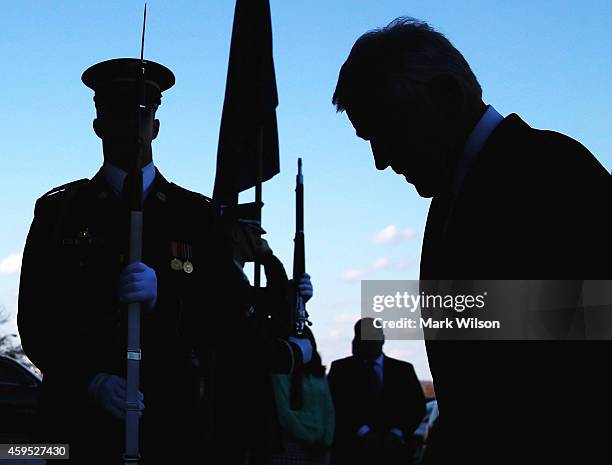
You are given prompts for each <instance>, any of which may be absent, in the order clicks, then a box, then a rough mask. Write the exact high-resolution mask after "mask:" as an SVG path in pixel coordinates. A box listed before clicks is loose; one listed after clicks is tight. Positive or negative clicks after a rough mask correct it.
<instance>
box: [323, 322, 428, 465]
mask: <svg viewBox="0 0 612 465" xmlns="http://www.w3.org/2000/svg"><path fill="white" fill-rule="evenodd" d="M383 344H384V334H383V332H382V330H381V329H377V328H375V327H374V326H373V319H372V318H363V319H361V320H359V321H358V322H357V323H356V324H355V336H354V338H353V342H352V345H353V355H352V356H350V357H346V358H343V359H340V360H336V361H334V362H333V363H332V366H331V369H330V371H329V377H328V380H329V386H330V388H331V392H332V396H333V399H334V408H335V411H336V434H335V439H334V446H333V455H332V463H334V464H336V465H345V464H346V465H348V464H364V465H365V464H408V463H411V460H412V452H413V451H412V450H411V436H412V433H413V432H414V430H415V429H416V427H417V426H418V425H419V423H420V421H421V419H422V418H423V415H424V414H425V396H424V395H423V389H422V388H421V383H419V380H418V378H417V376H416V374H415V372H414V368H413V367H412V365H411V364H410V363H407V362H403V361H401V360H396V359H394V358H391V357H387V356H386V355H385V354H384V353H383V351H382V347H383Z"/></svg>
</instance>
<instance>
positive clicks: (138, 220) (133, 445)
mask: <svg viewBox="0 0 612 465" xmlns="http://www.w3.org/2000/svg"><path fill="white" fill-rule="evenodd" d="M146 23H147V4H146V3H145V6H144V19H143V23H142V40H141V44H140V66H139V67H137V76H136V82H137V86H138V89H139V90H140V99H139V104H138V150H137V152H136V156H135V157H134V163H133V165H132V169H131V171H130V173H129V175H128V177H129V178H131V179H130V181H131V182H130V183H129V184H128V185H129V187H130V190H129V191H128V193H127V194H128V196H129V197H128V199H129V203H130V238H129V239H130V241H129V262H130V263H135V262H140V261H142V224H143V214H142V210H143V201H142V160H143V151H144V144H145V143H146V142H145V134H144V127H145V125H144V124H143V119H144V118H145V117H147V107H146V104H147V103H146V98H145V97H146V95H145V92H146V87H145V83H146V80H145V77H146V76H145V75H146V62H145V61H144V38H145V27H146ZM140 310H141V305H140V303H139V302H135V303H131V304H128V309H127V326H128V327H127V331H128V334H127V399H126V403H125V410H126V412H125V453H124V454H123V460H124V461H125V463H126V465H127V464H133V463H136V464H137V463H138V461H139V460H140V453H139V451H138V437H139V433H140V408H139V406H138V390H139V388H140V359H141V350H140Z"/></svg>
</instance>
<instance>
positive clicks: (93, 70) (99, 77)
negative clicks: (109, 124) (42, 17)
mask: <svg viewBox="0 0 612 465" xmlns="http://www.w3.org/2000/svg"><path fill="white" fill-rule="evenodd" d="M144 65H145V70H146V71H145V81H146V84H147V87H146V91H145V93H146V94H147V99H154V100H157V101H158V103H159V99H160V97H161V93H162V92H164V91H166V90H168V89H170V88H171V87H172V86H173V85H174V82H175V79H174V74H173V73H172V71H170V70H169V69H168V68H166V67H165V66H164V65H161V64H159V63H156V62H154V61H149V60H144ZM140 66H141V61H140V59H138V58H115V59H113V60H107V61H103V62H101V63H96V64H95V65H93V66H91V67H89V68H87V69H86V70H85V72H84V73H83V75H82V76H81V80H82V81H83V83H84V84H85V85H86V86H87V87H89V88H90V89H92V90H93V91H94V92H95V93H96V95H97V96H98V94H100V95H102V94H107V93H109V92H114V91H117V90H122V91H125V90H130V91H131V90H133V91H134V93H136V92H137V89H136V83H137V80H138V69H139V67H140ZM96 101H97V99H96Z"/></svg>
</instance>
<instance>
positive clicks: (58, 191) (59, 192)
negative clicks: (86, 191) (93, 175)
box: [34, 178, 90, 215]
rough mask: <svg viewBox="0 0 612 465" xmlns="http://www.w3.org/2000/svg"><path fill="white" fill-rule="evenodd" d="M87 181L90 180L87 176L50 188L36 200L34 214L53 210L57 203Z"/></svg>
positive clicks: (69, 196) (75, 192) (67, 198)
mask: <svg viewBox="0 0 612 465" xmlns="http://www.w3.org/2000/svg"><path fill="white" fill-rule="evenodd" d="M89 183H90V180H89V179H88V178H83V179H78V180H76V181H71V182H67V183H66V184H62V185H61V186H57V187H54V188H53V189H50V190H49V191H47V192H45V193H44V194H43V195H41V196H40V197H39V198H38V199H37V200H36V206H35V208H34V214H35V215H39V214H41V213H45V212H48V211H51V210H55V209H56V208H57V207H58V206H59V205H61V204H62V203H64V202H66V201H68V200H69V199H71V198H73V197H74V196H75V195H76V194H77V193H79V192H80V191H81V189H83V188H85V187H86V186H88V185H89Z"/></svg>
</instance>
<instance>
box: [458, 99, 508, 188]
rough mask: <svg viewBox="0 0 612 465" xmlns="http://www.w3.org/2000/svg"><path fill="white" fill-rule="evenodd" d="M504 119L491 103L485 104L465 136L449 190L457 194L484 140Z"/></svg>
mask: <svg viewBox="0 0 612 465" xmlns="http://www.w3.org/2000/svg"><path fill="white" fill-rule="evenodd" d="M503 120H504V117H503V116H502V115H500V114H499V113H498V112H497V110H495V108H493V106H492V105H488V106H487V110H486V111H485V112H484V114H483V115H482V116H481V118H480V120H479V121H478V123H476V126H474V129H472V132H471V133H470V135H469V136H468V138H467V141H466V142H465V146H464V147H463V153H462V154H461V158H460V159H459V164H458V165H457V169H456V170H455V174H454V176H453V180H452V183H451V191H452V192H453V193H454V194H457V193H458V192H459V190H460V189H461V186H462V185H463V180H464V179H465V176H466V174H467V172H468V171H469V169H470V167H471V166H472V163H473V162H474V160H475V159H476V156H477V155H478V153H480V151H481V150H482V148H483V146H484V145H485V142H486V141H487V139H488V138H489V136H490V135H491V133H492V132H493V130H494V129H495V128H496V127H497V126H498V125H499V123H501V122H502V121H503Z"/></svg>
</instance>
